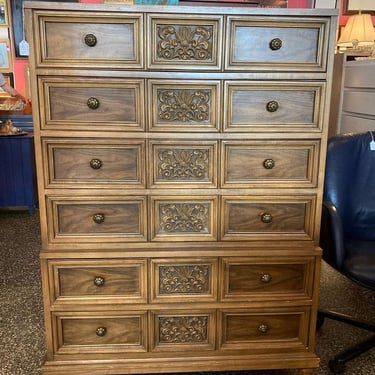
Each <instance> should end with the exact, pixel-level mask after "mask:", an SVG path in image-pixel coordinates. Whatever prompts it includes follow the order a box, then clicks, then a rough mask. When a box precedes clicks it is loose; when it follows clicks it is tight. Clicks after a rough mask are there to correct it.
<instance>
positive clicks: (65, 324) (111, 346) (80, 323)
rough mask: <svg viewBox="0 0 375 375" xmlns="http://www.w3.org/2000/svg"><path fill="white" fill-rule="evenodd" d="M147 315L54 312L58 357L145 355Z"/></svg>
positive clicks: (135, 312)
mask: <svg viewBox="0 0 375 375" xmlns="http://www.w3.org/2000/svg"><path fill="white" fill-rule="evenodd" d="M146 315H147V313H145V312H139V311H138V312H137V311H130V312H127V313H123V314H120V313H110V312H108V313H107V312H106V313H70V312H54V313H53V315H52V320H53V322H54V327H55V329H56V333H57V335H56V337H57V338H56V340H55V343H54V346H55V347H54V352H55V353H57V354H75V353H111V352H116V353H118V352H129V351H131V352H134V351H136V352H144V351H146V348H147V335H146V332H147V319H146Z"/></svg>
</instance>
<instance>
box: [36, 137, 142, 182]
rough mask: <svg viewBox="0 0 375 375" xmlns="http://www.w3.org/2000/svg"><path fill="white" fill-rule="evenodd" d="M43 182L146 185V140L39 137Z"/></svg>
mask: <svg viewBox="0 0 375 375" xmlns="http://www.w3.org/2000/svg"><path fill="white" fill-rule="evenodd" d="M42 144H43V149H44V153H45V155H46V157H47V159H48V161H49V162H48V163H45V185H46V187H47V188H48V187H51V188H67V187H80V188H87V187H106V188H108V187H109V186H110V185H113V186H118V185H121V187H145V184H146V177H145V168H144V163H145V142H144V141H131V140H121V141H119V140H115V139H107V140H105V141H104V140H94V139H69V138H64V139H63V140H58V139H56V138H53V139H49V138H47V139H42Z"/></svg>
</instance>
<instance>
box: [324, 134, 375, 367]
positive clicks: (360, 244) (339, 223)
mask: <svg viewBox="0 0 375 375" xmlns="http://www.w3.org/2000/svg"><path fill="white" fill-rule="evenodd" d="M374 138H375V130H374V132H367V133H360V134H343V135H338V136H335V137H332V138H330V139H329V141H328V150H327V162H326V174H325V184H324V196H323V200H324V202H323V212H322V225H321V236H320V246H321V247H322V249H323V259H324V260H325V261H326V262H327V263H328V264H330V265H331V266H332V267H333V268H335V269H336V270H337V271H339V272H340V273H341V274H343V275H345V276H346V277H347V278H349V279H350V280H352V281H353V282H355V283H357V284H360V285H362V286H363V287H365V288H368V289H371V290H375V141H374ZM344 292H345V291H343V293H344ZM325 318H329V319H334V320H337V321H340V322H343V323H347V324H350V325H353V326H356V327H359V328H363V329H365V330H368V331H371V332H375V323H373V322H366V321H363V320H357V319H354V318H352V317H350V316H347V315H345V314H340V313H337V312H334V311H330V310H324V311H323V310H320V311H319V313H318V328H320V326H321V325H322V324H323V322H324V319H325ZM374 346H375V335H371V337H370V338H368V339H367V340H365V341H362V342H361V343H358V344H356V345H353V346H352V347H350V348H348V349H346V350H344V351H343V352H341V353H339V354H337V355H336V356H335V357H334V358H332V359H331V360H330V361H329V368H330V370H331V372H333V373H335V374H339V373H342V372H344V371H345V363H346V362H348V361H349V360H351V359H353V358H355V357H357V356H359V355H360V354H362V353H364V352H366V351H368V350H370V349H371V348H373V347H374Z"/></svg>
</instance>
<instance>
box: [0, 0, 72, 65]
mask: <svg viewBox="0 0 375 375" xmlns="http://www.w3.org/2000/svg"><path fill="white" fill-rule="evenodd" d="M0 1H4V2H5V3H6V0H0ZM24 1H26V0H10V5H11V11H12V28H13V46H14V47H13V48H14V54H15V56H16V57H25V58H27V56H23V55H21V54H20V48H19V44H20V42H21V41H22V40H23V39H25V35H24V34H25V33H24V30H23V13H22V3H23V2H24ZM31 1H33V0H31ZM41 1H48V0H41ZM52 1H53V0H52ZM54 1H56V2H59V1H60V2H69V3H78V2H79V0H54Z"/></svg>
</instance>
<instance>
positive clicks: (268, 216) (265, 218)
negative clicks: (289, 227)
mask: <svg viewBox="0 0 375 375" xmlns="http://www.w3.org/2000/svg"><path fill="white" fill-rule="evenodd" d="M260 219H261V220H262V222H263V223H265V224H269V223H270V222H271V221H272V219H273V218H272V215H271V214H269V213H268V212H265V213H263V214H262V215H261V217H260Z"/></svg>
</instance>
